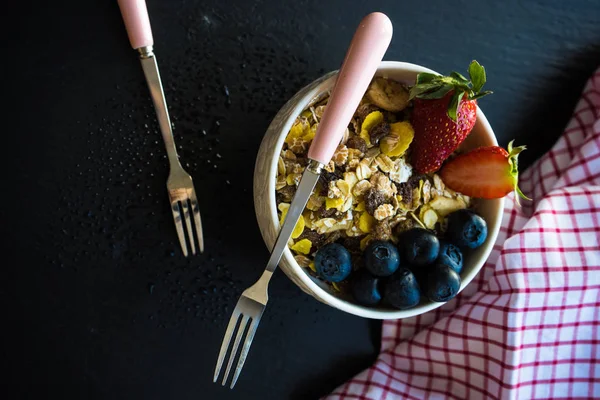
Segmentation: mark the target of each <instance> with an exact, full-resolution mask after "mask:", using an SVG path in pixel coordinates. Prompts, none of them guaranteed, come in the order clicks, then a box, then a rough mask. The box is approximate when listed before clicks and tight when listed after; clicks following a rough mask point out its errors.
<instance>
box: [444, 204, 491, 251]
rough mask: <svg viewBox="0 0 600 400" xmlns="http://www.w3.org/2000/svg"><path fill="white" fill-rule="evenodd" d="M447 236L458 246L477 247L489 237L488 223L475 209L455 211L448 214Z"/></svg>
mask: <svg viewBox="0 0 600 400" xmlns="http://www.w3.org/2000/svg"><path fill="white" fill-rule="evenodd" d="M446 237H447V238H448V240H450V241H451V242H452V243H454V244H455V245H457V246H458V247H461V248H469V249H475V248H477V247H479V246H481V245H482V244H483V242H485V239H486V238H487V224H486V223H485V219H483V218H481V217H480V216H479V215H477V214H476V213H475V212H474V211H471V210H466V209H464V210H458V211H454V212H453V213H451V214H449V215H448V228H447V229H446Z"/></svg>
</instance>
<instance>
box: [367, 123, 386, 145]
mask: <svg viewBox="0 0 600 400" xmlns="http://www.w3.org/2000/svg"><path fill="white" fill-rule="evenodd" d="M389 134H390V124H388V123H387V122H382V123H380V124H379V125H377V126H375V127H373V128H372V129H371V130H370V131H369V137H370V138H371V143H372V144H373V145H377V144H379V141H380V140H381V138H383V137H386V136H387V135H389Z"/></svg>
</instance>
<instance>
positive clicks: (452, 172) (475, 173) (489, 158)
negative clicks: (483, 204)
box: [440, 142, 531, 200]
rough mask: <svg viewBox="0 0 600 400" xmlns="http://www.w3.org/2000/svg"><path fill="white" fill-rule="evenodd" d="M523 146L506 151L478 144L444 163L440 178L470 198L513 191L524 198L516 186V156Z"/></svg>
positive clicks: (497, 195) (494, 196) (490, 196)
mask: <svg viewBox="0 0 600 400" xmlns="http://www.w3.org/2000/svg"><path fill="white" fill-rule="evenodd" d="M525 149H526V147H525V146H519V147H513V142H510V143H509V144H508V148H507V150H505V149H503V148H502V147H498V146H491V147H480V148H477V149H475V150H471V151H470V152H468V153H465V154H461V155H459V156H457V157H456V158H454V159H452V160H450V161H449V162H447V163H446V164H445V165H444V166H443V167H442V169H441V171H440V177H441V178H442V180H443V181H444V183H445V184H446V186H448V187H449V188H450V189H452V190H454V191H456V192H459V193H462V194H465V195H467V196H471V197H479V198H483V199H497V198H501V197H504V196H506V195H507V194H508V193H510V192H512V191H514V192H515V194H516V195H517V200H518V197H522V198H524V199H527V200H531V199H529V198H528V197H527V196H525V195H524V194H523V192H522V191H521V189H519V186H518V182H519V168H518V156H519V153H521V152H522V151H523V150H525Z"/></svg>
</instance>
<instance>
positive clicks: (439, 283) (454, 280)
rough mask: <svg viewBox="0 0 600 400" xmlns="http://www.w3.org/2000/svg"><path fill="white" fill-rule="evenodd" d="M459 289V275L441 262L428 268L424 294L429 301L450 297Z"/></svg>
mask: <svg viewBox="0 0 600 400" xmlns="http://www.w3.org/2000/svg"><path fill="white" fill-rule="evenodd" d="M459 289H460V275H458V274H457V273H456V272H454V270H453V269H452V268H451V267H449V266H447V265H443V264H436V265H434V266H433V267H431V268H429V270H428V271H427V277H426V282H425V295H426V296H427V298H428V299H429V300H431V301H435V302H438V303H443V302H446V301H448V300H450V299H452V298H453V297H454V296H456V294H457V293H458V290H459Z"/></svg>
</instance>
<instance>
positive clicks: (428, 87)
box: [408, 83, 442, 100]
mask: <svg viewBox="0 0 600 400" xmlns="http://www.w3.org/2000/svg"><path fill="white" fill-rule="evenodd" d="M441 86H442V84H441V83H422V84H419V85H415V86H413V87H412V88H410V93H409V97H408V99H409V100H412V99H413V98H415V97H419V95H420V94H422V93H426V92H429V91H432V90H437V89H439V88H440V87H441Z"/></svg>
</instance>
